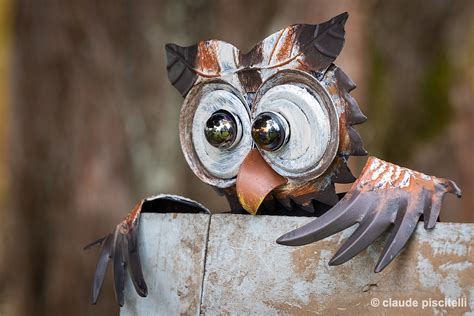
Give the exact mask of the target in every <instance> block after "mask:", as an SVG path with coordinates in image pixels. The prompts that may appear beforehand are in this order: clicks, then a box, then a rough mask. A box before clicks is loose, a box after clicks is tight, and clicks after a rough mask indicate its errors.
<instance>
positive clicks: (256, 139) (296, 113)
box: [87, 13, 461, 306]
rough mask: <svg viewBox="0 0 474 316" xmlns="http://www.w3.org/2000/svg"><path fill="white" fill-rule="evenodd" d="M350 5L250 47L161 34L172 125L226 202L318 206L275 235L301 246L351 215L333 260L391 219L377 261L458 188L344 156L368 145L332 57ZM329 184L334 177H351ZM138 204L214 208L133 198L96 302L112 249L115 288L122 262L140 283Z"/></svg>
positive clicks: (197, 169)
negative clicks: (353, 163)
mask: <svg viewBox="0 0 474 316" xmlns="http://www.w3.org/2000/svg"><path fill="white" fill-rule="evenodd" d="M347 17H348V14H347V13H343V14H341V15H338V16H336V17H334V18H332V19H331V20H329V21H327V22H325V23H321V24H317V25H309V24H297V25H292V26H289V27H287V28H285V29H283V30H281V31H278V32H276V33H274V34H272V35H270V36H269V37H267V38H266V39H264V40H263V41H261V42H260V43H258V44H257V45H256V46H255V47H254V48H253V49H252V50H251V51H250V52H248V53H242V52H240V51H239V50H238V49H237V48H236V47H234V46H232V45H231V44H228V43H226V42H223V41H217V40H208V41H202V42H199V43H198V44H196V45H193V46H190V47H180V46H178V45H175V44H168V45H166V54H167V59H168V63H167V71H168V77H169V80H170V82H171V84H172V85H173V86H174V87H175V88H176V89H177V90H178V91H179V92H180V93H181V94H182V95H183V97H185V99H184V104H183V106H182V109H181V115H180V122H179V132H180V141H181V147H182V150H183V153H184V156H185V158H186V161H187V162H188V164H189V166H190V167H191V169H192V170H193V172H194V173H195V174H196V176H197V177H198V178H199V179H201V180H202V181H203V182H204V183H206V184H209V185H211V186H213V187H214V188H216V190H217V191H218V192H219V193H220V194H223V195H225V196H226V198H227V199H228V201H229V204H230V208H231V211H232V212H245V211H246V212H248V213H251V214H277V215H295V216H296V215H301V216H316V217H317V218H316V219H314V220H313V221H311V222H309V223H308V224H306V225H304V226H302V227H300V228H298V229H296V230H294V231H291V232H288V233H287V234H285V235H283V236H281V237H280V238H279V239H278V240H277V241H276V242H277V243H279V244H282V245H289V246H299V245H305V244H308V243H312V242H315V241H318V240H321V239H323V238H325V237H328V236H330V235H332V234H335V233H337V232H339V231H341V230H343V229H345V228H347V227H349V226H352V225H354V224H356V223H358V224H359V226H358V228H357V229H356V230H355V231H354V233H353V234H352V235H351V236H350V237H349V238H348V239H347V240H346V241H345V243H344V244H343V245H342V247H341V248H340V249H339V250H338V251H337V252H336V254H335V255H334V257H333V258H332V259H331V261H330V262H329V264H330V265H339V264H342V263H344V262H346V261H348V260H349V259H351V258H352V257H354V256H355V255H357V254H358V253H359V252H361V251H362V250H364V249H365V248H367V247H368V246H369V245H370V244H371V243H372V242H374V240H375V239H376V238H377V237H379V236H380V235H381V234H382V233H384V232H385V231H386V230H388V229H389V228H392V230H391V233H390V235H389V238H388V241H387V244H386V246H385V248H384V249H383V251H382V254H381V256H380V259H379V261H378V263H377V265H376V267H375V272H379V271H381V270H382V269H384V268H385V267H386V266H387V265H388V264H389V263H390V262H391V261H392V260H393V259H394V258H395V257H396V256H397V255H398V254H399V253H400V251H401V250H402V248H403V247H404V245H405V243H406V242H407V241H408V239H409V238H410V236H411V235H412V233H413V231H414V230H415V228H416V225H417V222H418V221H419V220H420V217H422V218H423V220H424V227H425V229H432V228H433V227H434V226H435V224H436V222H437V220H438V216H439V213H440V209H441V203H442V200H443V196H444V194H445V193H447V192H449V193H454V194H456V195H457V196H461V191H460V189H459V188H458V186H457V185H456V184H455V183H454V182H453V181H451V180H447V179H443V178H437V177H434V176H428V175H425V174H422V173H420V172H416V171H413V170H410V169H407V168H403V167H399V166H397V165H394V164H391V163H388V162H385V161H383V160H381V159H378V158H375V157H369V159H368V160H367V163H366V165H365V167H364V168H363V170H362V173H361V174H360V175H359V177H358V178H357V179H356V178H355V177H354V176H353V175H352V174H351V172H350V170H349V168H348V165H347V162H348V159H349V157H350V156H363V155H366V154H367V152H366V151H365V149H364V148H363V145H362V140H361V137H360V136H359V134H358V133H357V132H356V130H355V129H354V125H357V124H361V123H364V122H365V121H366V117H365V116H364V114H362V112H361V110H360V108H359V106H358V105H357V102H356V101H355V99H354V98H353V97H352V96H351V95H350V92H351V90H353V89H354V88H355V84H354V83H353V82H352V81H351V79H350V78H349V77H348V76H347V75H346V74H345V73H344V72H343V71H342V70H341V69H340V68H338V67H337V66H336V65H335V64H334V60H335V59H336V57H337V56H338V55H339V53H340V52H341V50H342V47H343V44H344V35H345V32H344V24H345V22H346V20H347ZM352 182H354V184H353V185H352V187H351V189H350V190H349V192H347V193H345V194H336V191H335V187H334V184H335V183H352ZM143 212H209V211H208V210H207V209H206V208H205V207H203V206H202V205H200V204H198V203H196V202H194V201H191V200H188V199H185V198H182V197H177V196H172V195H158V196H155V197H151V198H147V199H144V200H142V201H141V202H139V203H138V204H137V205H136V206H135V208H134V209H133V210H132V212H130V214H129V215H128V216H127V217H126V218H125V219H124V220H123V222H121V223H120V224H119V225H117V227H116V228H115V230H114V232H113V233H111V234H109V235H107V236H105V237H104V238H101V239H99V240H98V241H96V242H94V243H92V244H91V245H89V246H87V248H89V247H91V246H93V245H97V244H100V245H101V250H100V255H99V260H98V263H97V268H96V272H95V276H94V280H93V287H92V302H93V303H96V302H97V299H98V296H99V292H100V289H101V286H102V283H103V280H104V277H105V273H106V270H107V266H108V262H109V260H110V259H112V262H113V274H114V281H115V294H116V298H117V301H118V303H119V304H120V305H121V306H122V305H123V303H124V293H123V292H124V281H125V269H128V271H129V274H130V276H131V280H132V282H133V285H134V287H135V289H136V291H137V293H138V294H139V295H141V296H146V295H147V286H146V283H145V280H144V277H143V275H142V270H141V266H140V256H139V253H138V247H137V230H138V225H139V219H140V214H141V213H143Z"/></svg>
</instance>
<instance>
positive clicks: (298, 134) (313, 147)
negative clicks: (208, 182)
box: [252, 70, 339, 179]
mask: <svg viewBox="0 0 474 316" xmlns="http://www.w3.org/2000/svg"><path fill="white" fill-rule="evenodd" d="M252 117H253V125H252V137H253V139H254V141H255V143H256V144H257V146H258V148H259V150H260V152H261V154H262V156H263V158H264V159H265V160H266V161H267V162H268V163H269V165H270V166H271V167H272V168H273V169H274V170H275V171H276V172H278V173H279V174H280V175H282V176H285V177H288V178H293V179H314V178H315V177H317V176H319V175H321V174H322V173H323V172H324V171H325V170H326V169H327V168H328V167H329V165H330V164H331V162H332V161H333V159H334V157H335V155H336V151H337V147H338V144H339V124H338V118H337V113H336V109H335V106H334V104H333V103H332V100H331V98H330V97H329V95H328V93H327V92H326V90H325V89H324V88H323V87H322V86H321V85H320V84H319V82H318V81H317V80H316V79H315V78H313V77H312V76H310V75H308V74H306V73H303V72H301V71H297V70H286V71H282V72H279V73H278V74H276V75H274V76H273V77H271V78H270V79H268V80H267V81H266V82H265V83H264V84H263V85H262V87H261V88H260V89H259V91H258V92H257V96H256V98H255V101H254V106H253V108H252Z"/></svg>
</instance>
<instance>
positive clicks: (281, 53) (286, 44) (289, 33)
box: [276, 27, 295, 61]
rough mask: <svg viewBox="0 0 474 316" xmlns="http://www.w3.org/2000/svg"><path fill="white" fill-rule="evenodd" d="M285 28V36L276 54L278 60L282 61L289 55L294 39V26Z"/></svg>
mask: <svg viewBox="0 0 474 316" xmlns="http://www.w3.org/2000/svg"><path fill="white" fill-rule="evenodd" d="M285 30H286V36H285V38H284V39H283V43H282V45H281V46H280V49H279V50H278V52H277V54H276V57H277V60H278V61H283V60H285V59H287V58H290V57H291V50H292V48H293V43H294V39H295V29H294V27H288V28H286V29H285Z"/></svg>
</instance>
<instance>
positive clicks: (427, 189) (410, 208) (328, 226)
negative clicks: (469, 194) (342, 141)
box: [277, 157, 461, 272]
mask: <svg viewBox="0 0 474 316" xmlns="http://www.w3.org/2000/svg"><path fill="white" fill-rule="evenodd" d="M448 192H449V193H454V194H456V195H457V196H458V197H461V190H460V189H459V187H458V186H457V185H456V183H454V182H453V181H451V180H448V179H443V178H437V177H434V176H428V175H425V174H422V173H420V172H416V171H413V170H410V169H407V168H402V167H399V166H397V165H394V164H391V163H388V162H385V161H383V160H380V159H377V158H375V157H369V159H368V161H367V163H366V165H365V167H364V169H363V170H362V173H361V175H360V177H359V178H358V180H357V181H356V182H355V183H354V185H353V186H352V188H351V190H350V191H349V192H348V193H347V194H346V195H345V196H344V198H343V199H341V201H340V202H339V203H338V204H336V205H335V206H334V207H333V208H332V209H331V210H329V211H328V212H327V213H325V214H323V215H322V216H321V217H319V218H317V219H316V220H314V221H312V222H310V223H308V224H306V225H304V226H302V227H300V228H297V229H295V230H293V231H291V232H289V233H286V234H285V235H283V236H281V237H280V238H279V239H278V240H277V243H279V244H282V245H288V246H299V245H305V244H309V243H312V242H315V241H318V240H321V239H323V238H326V237H328V236H331V235H333V234H335V233H337V232H340V231H342V230H344V229H346V228H348V227H350V226H352V225H354V224H356V223H359V227H358V228H357V229H356V230H355V231H354V233H353V234H352V235H351V236H350V237H349V238H348V239H347V240H346V241H345V243H344V244H343V245H342V246H341V248H340V249H339V250H338V251H337V252H336V254H335V255H334V257H333V258H332V259H331V260H330V262H329V265H339V264H342V263H344V262H346V261H348V260H350V259H351V258H353V257H354V256H355V255H357V254H358V253H359V252H361V251H362V250H364V249H365V248H367V247H368V246H369V245H370V244H371V243H373V242H374V240H375V239H377V238H378V237H379V236H380V235H381V234H382V233H383V232H385V231H386V230H387V229H388V228H390V227H391V226H393V230H392V231H391V233H390V236H389V238H388V241H387V243H386V245H385V248H384V249H383V251H382V254H381V256H380V258H379V260H378V262H377V265H376V267H375V272H380V271H382V270H383V269H384V268H385V267H386V266H387V265H388V264H389V263H390V262H391V261H392V260H393V259H394V258H395V257H396V256H397V255H398V254H399V253H400V251H401V250H402V249H403V247H404V246H405V244H406V242H407V241H408V239H409V238H410V236H411V235H412V233H413V231H414V230H415V228H416V225H417V223H418V221H419V219H420V217H421V215H423V219H424V226H425V229H432V228H434V226H435V225H436V221H437V219H438V216H439V213H440V210H441V203H442V200H443V197H444V195H445V193H448Z"/></svg>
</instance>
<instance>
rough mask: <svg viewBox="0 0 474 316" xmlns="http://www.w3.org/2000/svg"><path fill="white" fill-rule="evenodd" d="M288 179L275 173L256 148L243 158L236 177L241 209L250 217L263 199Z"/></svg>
mask: <svg viewBox="0 0 474 316" xmlns="http://www.w3.org/2000/svg"><path fill="white" fill-rule="evenodd" d="M287 182H288V179H286V178H284V177H282V176H280V175H279V174H278V173H276V172H275V171H274V170H273V169H272V168H271V167H270V166H269V165H268V164H267V163H266V161H265V160H264V159H263V157H262V155H260V153H259V152H258V150H257V149H256V148H254V149H252V150H251V151H250V152H249V153H248V155H247V157H245V159H244V161H243V163H242V165H241V166H240V170H239V173H238V175H237V184H236V188H237V196H238V198H239V202H240V204H241V205H242V207H243V208H244V209H245V210H246V211H247V212H249V213H250V214H252V215H255V214H256V213H257V210H258V208H259V206H260V204H262V202H263V200H264V199H265V197H266V196H267V195H268V194H269V193H270V192H271V191H272V190H273V189H275V188H276V187H279V186H280V185H282V184H285V183H287Z"/></svg>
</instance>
